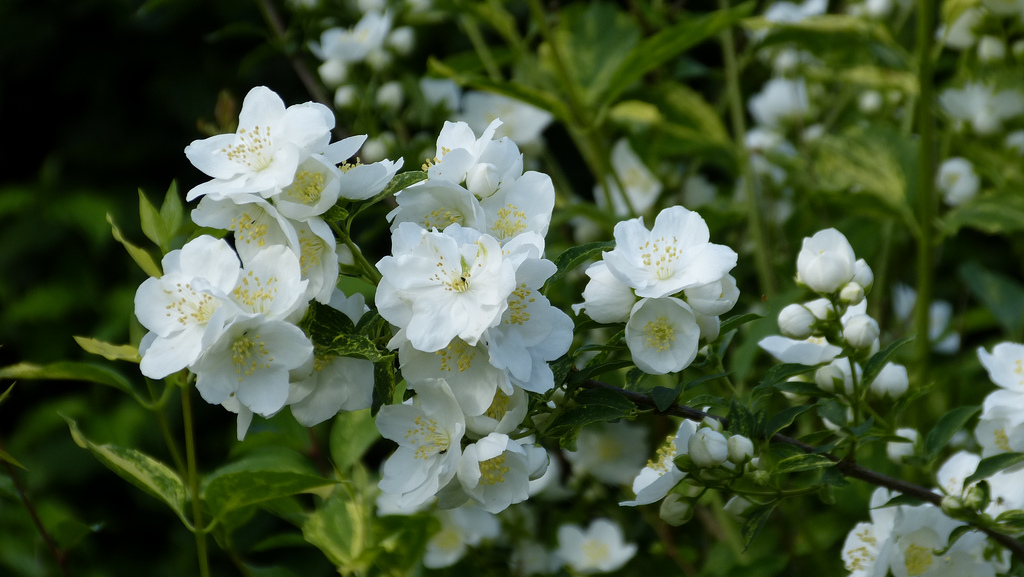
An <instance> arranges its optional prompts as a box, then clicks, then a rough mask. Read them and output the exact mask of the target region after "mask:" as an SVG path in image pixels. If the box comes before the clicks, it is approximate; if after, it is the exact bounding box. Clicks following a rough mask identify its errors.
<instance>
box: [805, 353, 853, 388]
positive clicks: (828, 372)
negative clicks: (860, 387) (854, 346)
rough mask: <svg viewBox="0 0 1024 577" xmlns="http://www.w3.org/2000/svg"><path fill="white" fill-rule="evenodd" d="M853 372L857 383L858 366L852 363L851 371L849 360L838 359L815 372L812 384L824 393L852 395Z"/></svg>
mask: <svg viewBox="0 0 1024 577" xmlns="http://www.w3.org/2000/svg"><path fill="white" fill-rule="evenodd" d="M854 371H856V374H857V381H858V383H859V382H860V378H861V368H860V365H859V364H858V363H853V369H852V370H851V368H850V359H848V358H846V357H840V358H838V359H836V360H834V361H832V362H831V363H829V364H827V365H825V366H824V367H821V368H820V369H818V370H817V371H815V373H814V382H815V383H816V384H817V385H818V388H820V389H821V390H823V391H825V392H828V393H832V392H835V393H838V394H840V395H843V394H845V395H852V394H853V393H854V390H853V375H854ZM837 389H838V390H837Z"/></svg>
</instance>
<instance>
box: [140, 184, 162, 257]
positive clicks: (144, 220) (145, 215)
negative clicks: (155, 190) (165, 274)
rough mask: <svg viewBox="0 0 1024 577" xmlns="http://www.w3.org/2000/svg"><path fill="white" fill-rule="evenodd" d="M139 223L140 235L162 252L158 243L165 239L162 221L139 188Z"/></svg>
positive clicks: (158, 212) (157, 211) (158, 213)
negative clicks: (140, 226)
mask: <svg viewBox="0 0 1024 577" xmlns="http://www.w3.org/2000/svg"><path fill="white" fill-rule="evenodd" d="M139 221H140V223H141V224H142V234H144V235H146V238H148V239H149V240H150V241H152V242H153V244H155V245H157V246H160V247H161V250H163V247H162V246H161V244H160V242H161V241H162V240H164V239H165V238H166V237H167V232H166V231H165V230H164V221H163V219H162V218H160V211H159V210H157V208H156V207H155V206H153V204H152V203H151V202H149V199H148V198H146V193H144V192H142V189H141V188H140V189H139Z"/></svg>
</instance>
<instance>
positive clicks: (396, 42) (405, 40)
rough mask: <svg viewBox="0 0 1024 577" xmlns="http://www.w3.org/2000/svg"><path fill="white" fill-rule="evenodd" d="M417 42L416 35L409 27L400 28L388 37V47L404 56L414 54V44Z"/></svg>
mask: <svg viewBox="0 0 1024 577" xmlns="http://www.w3.org/2000/svg"><path fill="white" fill-rule="evenodd" d="M415 42H416V35H415V33H414V32H413V30H412V28H411V27H409V26H400V27H398V28H395V29H394V30H392V31H391V34H389V35H388V40H387V43H388V46H390V47H392V48H394V49H395V52H397V53H399V54H402V55H403V56H404V55H406V54H408V53H410V52H412V48H413V44H415Z"/></svg>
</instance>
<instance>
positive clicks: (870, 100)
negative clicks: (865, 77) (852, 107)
mask: <svg viewBox="0 0 1024 577" xmlns="http://www.w3.org/2000/svg"><path fill="white" fill-rule="evenodd" d="M857 108H859V109H860V111H861V112H863V113H864V114H874V113H876V112H878V111H879V110H881V108H882V95H881V93H879V92H878V91H877V90H865V91H864V92H861V93H860V97H858V98H857Z"/></svg>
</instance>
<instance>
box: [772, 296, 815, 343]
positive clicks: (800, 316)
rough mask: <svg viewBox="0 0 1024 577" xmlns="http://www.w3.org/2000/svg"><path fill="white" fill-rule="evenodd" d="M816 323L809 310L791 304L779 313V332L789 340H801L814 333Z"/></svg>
mask: <svg viewBox="0 0 1024 577" xmlns="http://www.w3.org/2000/svg"><path fill="white" fill-rule="evenodd" d="M816 321H817V319H816V318H814V314H813V313H811V311H810V309H808V308H807V307H805V306H803V305H798V304H791V305H789V306H787V307H786V308H784V309H782V312H780V313H779V332H781V333H782V334H783V335H784V336H787V337H789V338H791V339H797V340H803V339H806V338H807V337H809V336H811V334H813V333H814V323H815V322H816Z"/></svg>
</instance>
